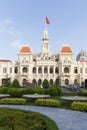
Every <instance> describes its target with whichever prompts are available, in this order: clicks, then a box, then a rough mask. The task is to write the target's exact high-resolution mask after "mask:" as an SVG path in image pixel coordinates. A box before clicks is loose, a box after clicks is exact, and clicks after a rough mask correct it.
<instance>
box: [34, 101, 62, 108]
mask: <svg viewBox="0 0 87 130" xmlns="http://www.w3.org/2000/svg"><path fill="white" fill-rule="evenodd" d="M35 104H36V105H39V106H49V107H59V106H60V102H59V101H58V100H54V99H37V100H36V101H35Z"/></svg>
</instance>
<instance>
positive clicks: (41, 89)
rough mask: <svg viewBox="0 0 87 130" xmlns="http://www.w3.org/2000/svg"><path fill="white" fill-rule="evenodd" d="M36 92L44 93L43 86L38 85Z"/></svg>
mask: <svg viewBox="0 0 87 130" xmlns="http://www.w3.org/2000/svg"><path fill="white" fill-rule="evenodd" d="M35 93H38V94H44V90H43V88H40V87H37V88H36V89H35Z"/></svg>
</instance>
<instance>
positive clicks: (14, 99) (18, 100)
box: [0, 98, 26, 105]
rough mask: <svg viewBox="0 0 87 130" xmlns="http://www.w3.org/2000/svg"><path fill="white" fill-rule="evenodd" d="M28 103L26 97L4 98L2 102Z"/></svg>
mask: <svg viewBox="0 0 87 130" xmlns="http://www.w3.org/2000/svg"><path fill="white" fill-rule="evenodd" d="M25 103H26V99H23V98H2V99H1V100H0V104H17V105H18V104H20V105H23V104H25Z"/></svg>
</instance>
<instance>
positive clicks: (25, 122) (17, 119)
mask: <svg viewBox="0 0 87 130" xmlns="http://www.w3.org/2000/svg"><path fill="white" fill-rule="evenodd" d="M0 130H58V128H57V126H56V125H55V123H54V122H53V121H52V120H51V119H49V118H48V117H46V116H44V115H42V114H38V113H35V112H30V111H24V110H17V109H8V108H0Z"/></svg>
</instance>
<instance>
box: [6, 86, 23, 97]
mask: <svg viewBox="0 0 87 130" xmlns="http://www.w3.org/2000/svg"><path fill="white" fill-rule="evenodd" d="M8 94H10V96H11V97H22V96H23V91H22V90H21V89H18V88H10V89H9V90H8Z"/></svg>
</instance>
